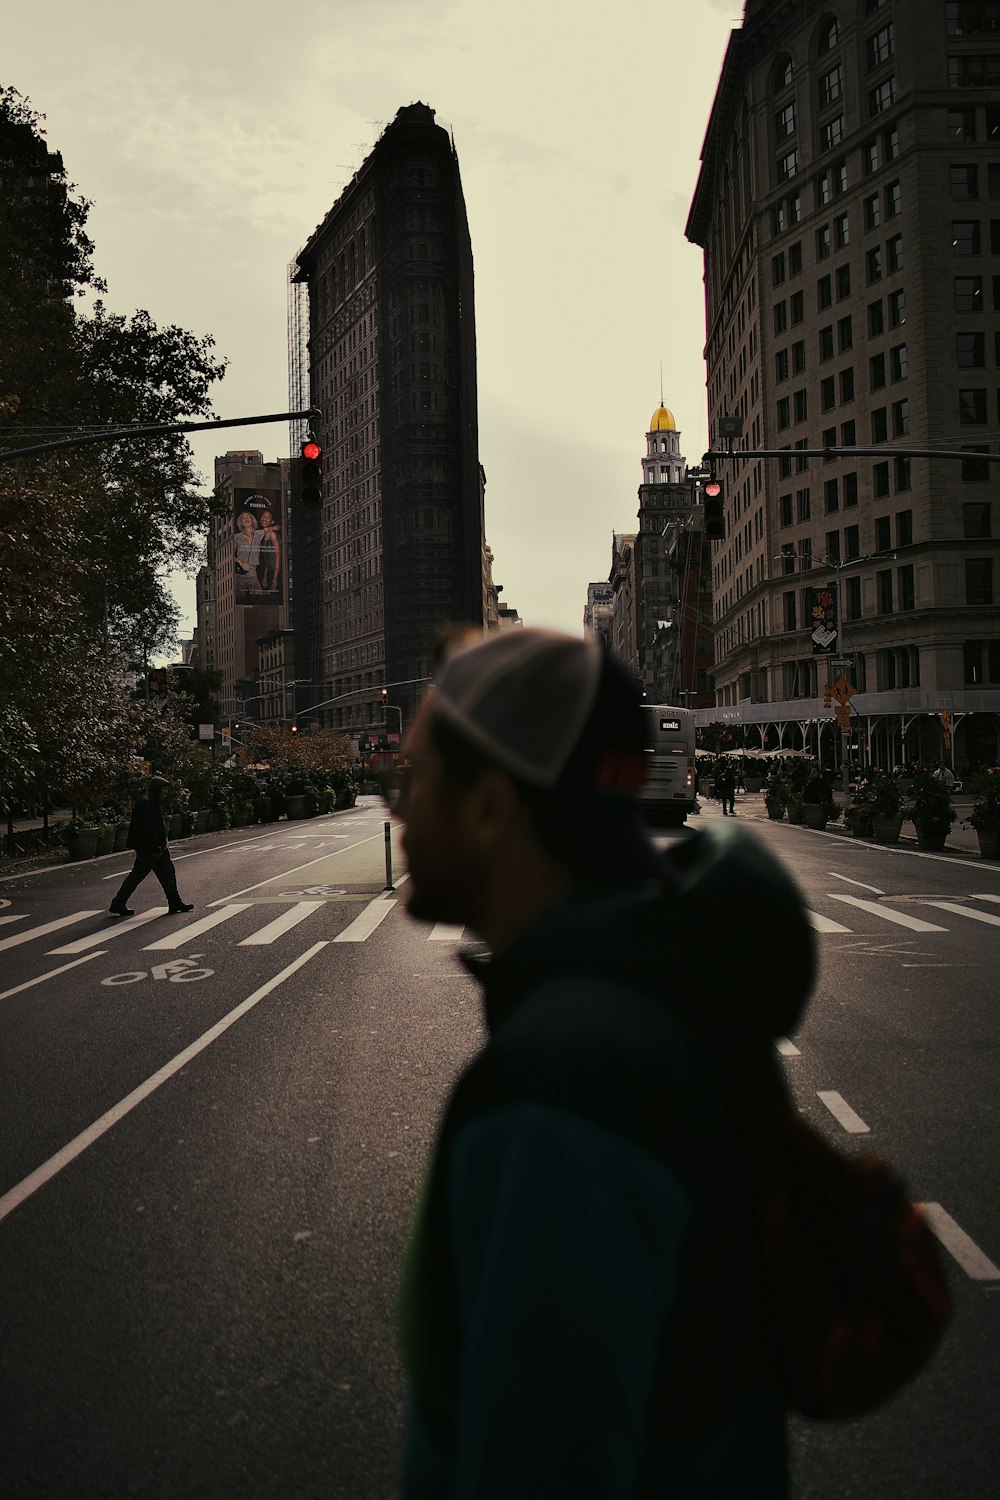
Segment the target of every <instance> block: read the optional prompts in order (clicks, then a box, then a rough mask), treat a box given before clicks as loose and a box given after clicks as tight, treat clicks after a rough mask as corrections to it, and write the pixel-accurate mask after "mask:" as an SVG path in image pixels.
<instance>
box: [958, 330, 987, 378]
mask: <svg viewBox="0 0 1000 1500" xmlns="http://www.w3.org/2000/svg"><path fill="white" fill-rule="evenodd" d="M955 341H956V354H957V360H958V368H959V369H960V370H979V369H982V368H983V366H984V365H985V364H986V335H985V334H984V333H958V334H956V335H955Z"/></svg>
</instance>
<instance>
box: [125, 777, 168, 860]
mask: <svg viewBox="0 0 1000 1500" xmlns="http://www.w3.org/2000/svg"><path fill="white" fill-rule="evenodd" d="M126 847H127V848H129V849H134V850H135V851H136V853H137V854H147V855H150V856H153V855H156V854H162V853H163V851H164V850H165V849H166V847H167V830H166V828H165V827H164V824H163V811H162V809H161V807H160V799H159V797H154V796H153V794H152V792H143V793H142V794H141V795H140V796H138V797H137V798H136V799H135V802H134V804H133V806H132V816H131V818H130V819H129V824H128V838H127V840H126Z"/></svg>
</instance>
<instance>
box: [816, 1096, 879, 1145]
mask: <svg viewBox="0 0 1000 1500" xmlns="http://www.w3.org/2000/svg"><path fill="white" fill-rule="evenodd" d="M817 1092H818V1095H819V1098H820V1100H821V1101H822V1103H823V1104H825V1105H826V1107H827V1109H828V1110H829V1111H830V1113H831V1115H833V1118H834V1119H835V1120H836V1121H837V1123H838V1125H842V1126H843V1127H844V1129H845V1130H846V1131H847V1133H848V1135H868V1134H870V1128H869V1126H867V1125H866V1124H865V1122H864V1120H862V1118H861V1116H860V1115H857V1114H855V1113H854V1110H853V1109H852V1108H851V1106H850V1105H849V1104H848V1102H847V1100H846V1099H845V1098H844V1097H843V1095H842V1094H838V1093H837V1092H836V1091H835V1090H834V1089H819V1090H818V1091H817Z"/></svg>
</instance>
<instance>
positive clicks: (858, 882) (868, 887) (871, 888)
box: [826, 870, 885, 896]
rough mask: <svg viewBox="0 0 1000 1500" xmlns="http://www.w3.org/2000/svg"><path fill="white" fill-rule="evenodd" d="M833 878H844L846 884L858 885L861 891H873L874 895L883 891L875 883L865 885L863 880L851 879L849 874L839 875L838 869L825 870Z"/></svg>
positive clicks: (883, 893)
mask: <svg viewBox="0 0 1000 1500" xmlns="http://www.w3.org/2000/svg"><path fill="white" fill-rule="evenodd" d="M826 873H827V874H828V875H832V876H833V878H834V880H846V881H847V884H848V885H859V886H860V887H861V889H862V890H863V891H874V893H875V895H876V896H884V895H885V891H880V890H879V888H878V886H877V885H865V882H864V881H863V880H852V879H851V877H850V875H841V874H840V872H839V870H827V872H826Z"/></svg>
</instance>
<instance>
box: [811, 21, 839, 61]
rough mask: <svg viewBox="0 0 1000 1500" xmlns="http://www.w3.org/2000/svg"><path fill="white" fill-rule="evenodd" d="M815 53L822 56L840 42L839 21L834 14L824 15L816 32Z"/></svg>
mask: <svg viewBox="0 0 1000 1500" xmlns="http://www.w3.org/2000/svg"><path fill="white" fill-rule="evenodd" d="M816 38H817V40H816V54H817V56H818V57H823V56H824V54H825V53H827V52H832V51H833V49H834V47H836V46H838V45H839V43H840V22H839V21H838V20H837V17H836V16H824V17H823V19H822V21H821V22H820V23H819V30H818V31H817V33H816Z"/></svg>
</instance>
